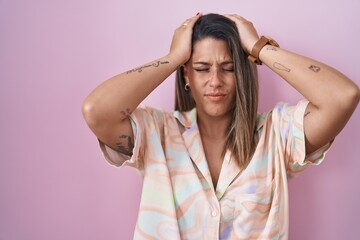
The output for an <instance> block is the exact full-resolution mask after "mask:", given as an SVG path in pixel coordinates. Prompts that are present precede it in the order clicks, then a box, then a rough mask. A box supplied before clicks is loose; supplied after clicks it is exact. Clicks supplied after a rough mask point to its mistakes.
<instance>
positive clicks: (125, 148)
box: [115, 135, 134, 155]
mask: <svg viewBox="0 0 360 240" xmlns="http://www.w3.org/2000/svg"><path fill="white" fill-rule="evenodd" d="M115 144H116V147H117V150H118V151H119V152H121V153H124V154H126V155H132V150H133V148H134V143H133V142H132V139H131V137H130V136H128V135H121V136H119V142H117V143H115Z"/></svg>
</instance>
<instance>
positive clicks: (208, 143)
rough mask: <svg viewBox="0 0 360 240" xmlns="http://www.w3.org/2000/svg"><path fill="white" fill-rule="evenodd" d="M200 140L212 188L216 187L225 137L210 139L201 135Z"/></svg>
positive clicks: (222, 158)
mask: <svg viewBox="0 0 360 240" xmlns="http://www.w3.org/2000/svg"><path fill="white" fill-rule="evenodd" d="M201 140H202V144H203V148H204V152H205V156H206V160H207V164H208V167H209V171H210V175H211V179H212V182H213V185H214V189H216V185H217V182H218V179H219V175H220V171H221V167H222V163H223V160H224V154H223V153H224V148H225V139H210V138H207V137H202V138H201Z"/></svg>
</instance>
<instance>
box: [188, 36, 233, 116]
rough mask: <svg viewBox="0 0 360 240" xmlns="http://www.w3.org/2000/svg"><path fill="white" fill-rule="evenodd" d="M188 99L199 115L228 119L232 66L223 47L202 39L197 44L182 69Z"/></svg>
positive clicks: (222, 43)
mask: <svg viewBox="0 0 360 240" xmlns="http://www.w3.org/2000/svg"><path fill="white" fill-rule="evenodd" d="M184 77H185V79H186V82H188V83H189V84H190V89H191V93H192V96H193V98H194V100H195V102H196V108H197V112H198V114H200V115H207V116H211V117H223V116H231V110H232V107H233V106H234V103H235V74H234V64H233V61H232V57H231V55H230V52H229V49H228V47H227V44H226V43H225V42H224V41H222V40H217V39H214V38H210V37H208V38H204V39H202V40H200V41H197V42H196V43H195V45H194V47H193V54H192V56H191V58H190V59H189V61H188V62H187V63H186V65H185V68H184Z"/></svg>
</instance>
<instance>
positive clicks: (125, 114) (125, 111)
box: [120, 108, 131, 117]
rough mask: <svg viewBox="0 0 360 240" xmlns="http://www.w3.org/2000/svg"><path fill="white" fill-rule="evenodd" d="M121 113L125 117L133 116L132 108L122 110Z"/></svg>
mask: <svg viewBox="0 0 360 240" xmlns="http://www.w3.org/2000/svg"><path fill="white" fill-rule="evenodd" d="M120 113H121V115H123V116H124V117H128V116H130V115H131V111H130V108H126V109H125V110H121V111H120Z"/></svg>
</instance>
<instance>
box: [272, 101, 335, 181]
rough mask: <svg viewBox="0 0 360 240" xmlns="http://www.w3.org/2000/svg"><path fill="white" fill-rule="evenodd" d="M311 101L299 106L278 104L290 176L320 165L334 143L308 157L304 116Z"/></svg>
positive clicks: (300, 103) (303, 102) (277, 108)
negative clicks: (310, 166)
mask: <svg viewBox="0 0 360 240" xmlns="http://www.w3.org/2000/svg"><path fill="white" fill-rule="evenodd" d="M308 104H309V101H307V100H302V101H300V102H299V103H298V104H297V105H289V104H283V103H281V104H278V105H277V106H276V111H277V112H278V116H279V120H278V121H279V131H280V136H281V140H282V144H283V147H284V149H285V161H286V164H287V171H288V173H289V174H290V176H295V175H297V174H298V173H300V172H302V171H303V170H304V169H305V168H306V166H308V165H319V164H320V163H321V162H322V161H323V160H324V158H325V155H326V153H327V152H328V150H329V149H330V146H331V144H332V142H330V143H328V144H326V145H325V146H323V147H321V148H319V149H318V150H317V151H315V152H314V153H312V154H309V155H306V143H305V132H304V115H305V111H306V108H307V106H308Z"/></svg>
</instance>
